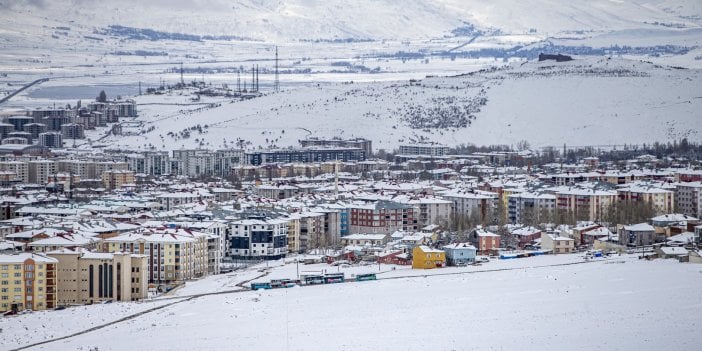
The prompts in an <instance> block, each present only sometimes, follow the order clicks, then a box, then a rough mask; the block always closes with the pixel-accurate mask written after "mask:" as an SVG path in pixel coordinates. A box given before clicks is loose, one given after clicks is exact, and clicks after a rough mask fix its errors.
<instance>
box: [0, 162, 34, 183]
mask: <svg viewBox="0 0 702 351" xmlns="http://www.w3.org/2000/svg"><path fill="white" fill-rule="evenodd" d="M0 171H7V172H13V173H14V174H15V175H16V176H17V179H19V180H20V181H21V182H22V183H29V166H28V164H27V162H22V161H4V162H0Z"/></svg>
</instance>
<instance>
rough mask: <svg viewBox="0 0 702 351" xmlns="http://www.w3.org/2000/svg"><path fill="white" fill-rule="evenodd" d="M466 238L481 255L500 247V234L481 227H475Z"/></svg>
mask: <svg viewBox="0 0 702 351" xmlns="http://www.w3.org/2000/svg"><path fill="white" fill-rule="evenodd" d="M468 239H469V241H470V242H471V244H473V245H474V246H475V247H477V248H478V253H479V254H481V255H489V254H491V253H492V252H493V251H494V250H497V249H498V248H499V247H500V236H499V235H497V234H495V233H492V232H489V231H487V230H485V229H482V228H476V229H475V230H473V231H472V232H471V233H470V234H469V235H468Z"/></svg>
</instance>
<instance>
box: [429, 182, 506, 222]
mask: <svg viewBox="0 0 702 351" xmlns="http://www.w3.org/2000/svg"><path fill="white" fill-rule="evenodd" d="M441 196H442V197H443V198H444V199H446V200H449V201H451V202H453V210H454V211H455V213H456V214H458V215H461V216H470V215H471V214H472V213H473V212H477V213H478V214H479V215H480V217H481V218H483V219H484V218H486V216H487V215H488V214H489V213H490V211H491V210H492V209H493V208H495V207H496V206H497V202H498V201H499V197H498V195H497V194H496V193H492V192H487V191H479V190H473V189H454V190H449V191H446V192H443V193H442V194H441Z"/></svg>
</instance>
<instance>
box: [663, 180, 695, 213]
mask: <svg viewBox="0 0 702 351" xmlns="http://www.w3.org/2000/svg"><path fill="white" fill-rule="evenodd" d="M675 205H676V206H677V212H680V213H682V214H686V215H688V216H693V217H697V218H702V182H688V183H678V184H676V191H675ZM670 212H673V211H670Z"/></svg>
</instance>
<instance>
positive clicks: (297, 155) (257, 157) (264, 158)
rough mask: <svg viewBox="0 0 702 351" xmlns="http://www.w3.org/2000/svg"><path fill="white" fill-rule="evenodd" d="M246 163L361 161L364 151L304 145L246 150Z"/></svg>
mask: <svg viewBox="0 0 702 351" xmlns="http://www.w3.org/2000/svg"><path fill="white" fill-rule="evenodd" d="M245 156H246V162H247V164H250V165H254V166H258V165H263V164H268V163H291V162H305V163H307V162H326V161H340V162H350V161H363V160H365V159H366V152H365V151H364V150H363V149H360V148H355V147H329V148H323V147H306V148H297V149H278V150H261V151H258V150H257V151H251V152H246V154H245Z"/></svg>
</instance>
